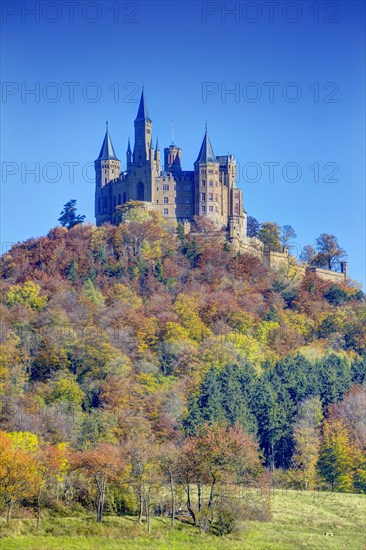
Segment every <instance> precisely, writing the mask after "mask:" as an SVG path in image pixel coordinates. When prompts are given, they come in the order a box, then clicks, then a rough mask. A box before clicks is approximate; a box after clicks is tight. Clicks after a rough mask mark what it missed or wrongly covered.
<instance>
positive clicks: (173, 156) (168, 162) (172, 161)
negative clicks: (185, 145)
mask: <svg viewBox="0 0 366 550" xmlns="http://www.w3.org/2000/svg"><path fill="white" fill-rule="evenodd" d="M164 170H165V172H172V173H174V172H180V171H181V170H182V149H181V148H180V147H177V146H176V145H174V144H171V145H169V147H165V149H164Z"/></svg>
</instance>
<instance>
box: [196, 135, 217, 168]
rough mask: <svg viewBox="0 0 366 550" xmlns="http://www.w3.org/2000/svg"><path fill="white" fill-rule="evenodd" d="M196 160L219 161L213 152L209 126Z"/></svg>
mask: <svg viewBox="0 0 366 550" xmlns="http://www.w3.org/2000/svg"><path fill="white" fill-rule="evenodd" d="M196 162H218V160H217V158H216V157H215V153H214V152H213V149H212V145H211V141H210V138H209V137H208V133H207V128H206V132H205V137H204V138H203V141H202V145H201V149H200V152H199V153H198V157H197V160H196Z"/></svg>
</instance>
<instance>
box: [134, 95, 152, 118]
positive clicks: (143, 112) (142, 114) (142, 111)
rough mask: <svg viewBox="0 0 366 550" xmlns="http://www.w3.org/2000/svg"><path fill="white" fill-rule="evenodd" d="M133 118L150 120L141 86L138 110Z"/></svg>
mask: <svg viewBox="0 0 366 550" xmlns="http://www.w3.org/2000/svg"><path fill="white" fill-rule="evenodd" d="M135 120H151V118H150V117H149V111H148V110H147V104H146V99H145V94H144V89H143V88H142V92H141V98H140V104H139V110H138V111H137V117H136V118H135Z"/></svg>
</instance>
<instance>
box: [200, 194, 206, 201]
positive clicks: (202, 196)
mask: <svg viewBox="0 0 366 550" xmlns="http://www.w3.org/2000/svg"><path fill="white" fill-rule="evenodd" d="M201 200H203V201H205V200H206V193H201Z"/></svg>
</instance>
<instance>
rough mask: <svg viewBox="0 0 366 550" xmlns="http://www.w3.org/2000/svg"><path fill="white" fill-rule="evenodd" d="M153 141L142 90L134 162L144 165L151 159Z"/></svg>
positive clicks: (137, 119) (136, 119)
mask: <svg viewBox="0 0 366 550" xmlns="http://www.w3.org/2000/svg"><path fill="white" fill-rule="evenodd" d="M151 141H152V120H151V118H150V117H149V112H148V110H147V105H146V100H145V95H144V89H142V93H141V98H140V104H139V109H138V111H137V116H136V118H135V146H134V150H133V162H134V163H137V164H143V163H145V162H146V161H148V160H149V158H150V153H149V152H150V145H151Z"/></svg>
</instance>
